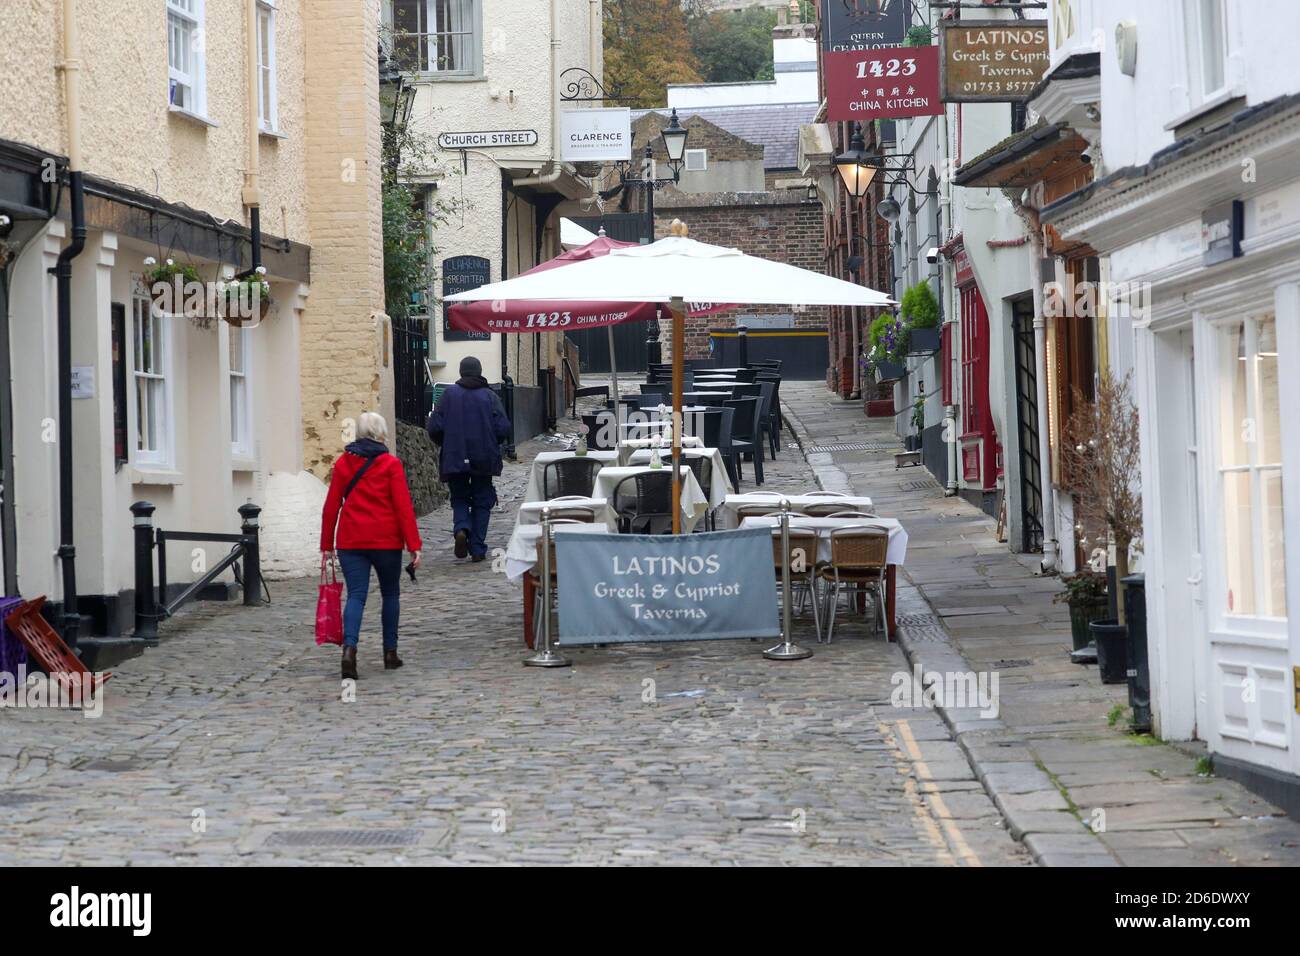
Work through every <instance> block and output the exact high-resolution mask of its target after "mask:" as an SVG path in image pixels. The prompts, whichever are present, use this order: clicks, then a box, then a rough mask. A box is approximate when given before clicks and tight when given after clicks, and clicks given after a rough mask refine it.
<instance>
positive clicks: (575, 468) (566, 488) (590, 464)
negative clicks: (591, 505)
mask: <svg viewBox="0 0 1300 956" xmlns="http://www.w3.org/2000/svg"><path fill="white" fill-rule="evenodd" d="M599 470H600V462H598V461H596V459H594V458H588V457H586V456H585V455H574V456H573V457H571V458H558V459H556V460H555V461H548V462H547V463H546V465H545V467H544V468H542V497H543V498H546V499H548V500H549V499H551V498H558V497H561V496H564V497H572V498H590V497H591V491H592V489H593V488H594V487H595V486H596V472H597V471H599Z"/></svg>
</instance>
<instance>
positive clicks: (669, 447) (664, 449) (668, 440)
mask: <svg viewBox="0 0 1300 956" xmlns="http://www.w3.org/2000/svg"><path fill="white" fill-rule="evenodd" d="M682 447H683V448H703V447H704V439H703V438H699V437H698V436H696V435H683V436H682ZM655 448H657V449H659V453H660V454H661V455H662V457H663V458H670V457H672V453H673V440H672V430H671V429H668V430H666V431H664V432H663V433H662V434H659V435H655V436H654V437H652V438H624V439H623V440H622V441H620V442H619V443H618V463H619V464H620V465H626V464H627V463H628V462H629V461H630V460H631V458H632V456H633V455H634V454H635V453H636V452H637V451H639V450H645V451H650V450H651V449H655Z"/></svg>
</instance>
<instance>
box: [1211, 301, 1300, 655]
mask: <svg viewBox="0 0 1300 956" xmlns="http://www.w3.org/2000/svg"><path fill="white" fill-rule="evenodd" d="M1269 319H1271V320H1272V322H1273V328H1274V335H1275V336H1276V334H1277V322H1278V319H1277V317H1276V314H1275V313H1273V312H1272V311H1271V310H1261V311H1258V312H1255V311H1252V312H1251V313H1250V314H1247V315H1245V316H1242V317H1237V318H1232V319H1226V320H1219V321H1216V322H1214V323H1213V324H1212V325H1211V326H1210V328H1211V330H1212V332H1213V341H1214V354H1213V360H1214V368H1215V373H1214V377H1213V382H1214V388H1215V391H1214V393H1213V394H1215V395H1218V396H1219V400H1218V401H1217V402H1214V403H1213V406H1214V421H1213V428H1214V435H1215V439H1216V440H1215V442H1214V445H1213V449H1214V458H1213V461H1212V462H1210V463H1209V466H1210V471H1211V474H1212V476H1213V481H1214V497H1213V499H1212V500H1213V502H1214V504H1213V506H1212V507H1213V509H1214V511H1215V513H1216V514H1217V516H1218V521H1217V524H1218V528H1217V529H1216V533H1215V537H1214V538H1213V539H1212V540H1214V541H1215V549H1216V551H1217V560H1216V564H1217V567H1216V568H1215V569H1214V578H1213V579H1212V580H1214V582H1215V586H1214V588H1213V589H1212V592H1213V595H1214V598H1213V600H1214V609H1215V617H1216V618H1217V620H1218V629H1219V630H1221V631H1227V632H1234V633H1240V632H1242V631H1243V630H1246V631H1252V632H1253V631H1256V630H1258V631H1259V632H1260V633H1262V634H1268V633H1277V632H1278V629H1279V628H1281V632H1282V633H1284V632H1285V622H1286V620H1287V617H1286V616H1285V615H1283V616H1276V615H1269V614H1264V613H1261V609H1262V608H1263V607H1264V606H1265V604H1266V601H1265V595H1266V591H1265V577H1266V576H1265V574H1264V573H1263V568H1264V567H1265V566H1266V564H1267V562H1266V559H1265V554H1264V540H1265V528H1264V524H1265V521H1266V515H1265V513H1264V508H1263V500H1264V496H1263V487H1262V483H1263V477H1262V473H1263V472H1272V471H1278V472H1280V473H1283V478H1284V479H1285V474H1284V472H1283V464H1282V462H1281V461H1277V462H1268V461H1262V460H1260V457H1259V455H1260V450H1261V442H1260V440H1259V432H1258V431H1257V432H1256V437H1255V440H1253V441H1247V442H1245V446H1246V453H1247V460H1246V462H1245V463H1236V464H1224V454H1225V450H1224V448H1223V443H1224V441H1225V440H1226V436H1228V435H1230V434H1231V433H1232V432H1234V431H1236V430H1238V429H1240V428H1242V427H1243V423H1242V422H1239V421H1230V420H1228V419H1227V418H1226V416H1225V414H1224V410H1225V408H1227V407H1228V406H1227V405H1226V404H1225V402H1224V399H1223V396H1224V394H1225V390H1226V389H1228V388H1229V387H1230V383H1228V382H1225V381H1224V380H1223V374H1222V368H1223V361H1224V359H1225V357H1227V356H1225V353H1224V347H1225V342H1224V335H1223V333H1224V332H1225V331H1226V330H1227V329H1229V328H1231V327H1233V326H1236V325H1240V326H1241V327H1242V336H1243V338H1242V346H1243V350H1244V354H1245V356H1246V359H1247V362H1248V367H1247V371H1246V408H1245V409H1244V412H1245V418H1246V419H1248V420H1252V421H1254V422H1255V423H1256V426H1255V427H1256V428H1257V429H1258V428H1260V427H1261V425H1260V423H1259V401H1260V398H1259V377H1258V362H1257V361H1256V360H1255V359H1256V357H1257V354H1258V330H1259V325H1260V324H1261V322H1264V321H1268V320H1269ZM1275 341H1276V339H1275ZM1228 358H1230V360H1232V361H1237V358H1236V356H1231V357H1228ZM1276 427H1277V428H1278V429H1279V432H1281V430H1282V429H1284V428H1285V424H1284V419H1283V410H1282V409H1279V414H1278V421H1277V423H1276ZM1236 474H1245V475H1248V476H1249V478H1250V490H1249V495H1250V502H1249V504H1250V522H1251V527H1250V528H1249V529H1247V530H1248V531H1249V532H1250V540H1251V542H1252V546H1253V548H1252V553H1251V567H1252V574H1251V577H1252V584H1253V585H1254V591H1255V593H1254V595H1253V598H1254V601H1253V605H1254V608H1255V611H1254V612H1253V613H1250V614H1246V613H1242V612H1241V611H1236V610H1229V608H1228V602H1227V597H1226V594H1227V586H1228V563H1227V547H1228V524H1227V523H1228V521H1229V520H1230V519H1229V516H1228V515H1227V512H1226V509H1225V508H1224V505H1223V501H1224V493H1225V490H1226V481H1225V476H1227V475H1236ZM1284 560H1285V559H1284ZM1285 574H1286V571H1285V566H1284V569H1283V575H1284V587H1285ZM1284 593H1285V590H1284ZM1287 611H1288V614H1289V613H1290V608H1288V609H1287Z"/></svg>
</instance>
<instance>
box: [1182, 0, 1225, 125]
mask: <svg viewBox="0 0 1300 956" xmlns="http://www.w3.org/2000/svg"><path fill="white" fill-rule="evenodd" d="M1202 3H1203V0H1183V35H1184V38H1185V43H1186V50H1187V95H1188V99H1189V100H1190V102H1191V106H1192V108H1193V109H1195V108H1196V107H1198V106H1202V105H1204V104H1207V103H1209V102H1211V101H1215V100H1220V99H1227V98H1228V97H1229V91H1230V89H1231V86H1232V77H1231V75H1230V71H1229V62H1228V51H1229V46H1230V44H1229V40H1228V36H1229V34H1228V9H1227V7H1228V4H1227V3H1226V2H1225V0H1210V3H1211V4H1212V6H1213V8H1214V10H1216V11H1217V12H1218V19H1219V55H1220V60H1219V64H1218V65H1219V72H1220V75H1221V81H1220V83H1219V84H1218V85H1217V86H1215V87H1213V88H1212V89H1207V88H1206V85H1205V65H1206V61H1205V38H1204V30H1205V26H1206V24H1205V19H1204V17H1203V16H1202V14H1203V13H1204V11H1205V8H1204V6H1202Z"/></svg>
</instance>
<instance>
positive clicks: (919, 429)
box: [905, 392, 925, 451]
mask: <svg viewBox="0 0 1300 956" xmlns="http://www.w3.org/2000/svg"><path fill="white" fill-rule="evenodd" d="M912 428H913V429H915V431H916V434H914V435H908V436H907V440H906V445H905V447H906V448H907V450H908V451H920V450H921V436H922V433H923V432H924V431H925V392H921V393H920V394H919V395H917V396H916V401H915V402H913V403H912Z"/></svg>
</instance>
